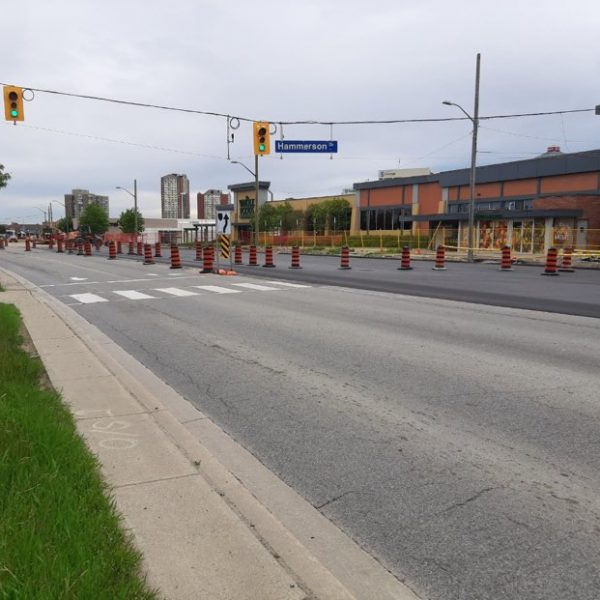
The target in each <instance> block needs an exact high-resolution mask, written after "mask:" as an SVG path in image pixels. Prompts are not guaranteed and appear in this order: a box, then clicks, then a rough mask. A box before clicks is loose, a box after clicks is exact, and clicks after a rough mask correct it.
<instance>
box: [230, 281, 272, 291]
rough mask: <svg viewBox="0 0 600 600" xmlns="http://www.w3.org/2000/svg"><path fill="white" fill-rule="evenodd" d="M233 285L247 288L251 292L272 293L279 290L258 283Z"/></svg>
mask: <svg viewBox="0 0 600 600" xmlns="http://www.w3.org/2000/svg"><path fill="white" fill-rule="evenodd" d="M232 285H236V286H237V287H243V288H247V289H249V290H259V291H261V292H270V291H276V290H277V288H274V287H269V286H266V285H258V284H257V283H233V284H232Z"/></svg>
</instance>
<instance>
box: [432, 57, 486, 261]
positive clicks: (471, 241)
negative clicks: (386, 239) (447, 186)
mask: <svg viewBox="0 0 600 600" xmlns="http://www.w3.org/2000/svg"><path fill="white" fill-rule="evenodd" d="M480 61H481V54H479V53H477V66H476V70H475V106H474V110H473V116H471V115H470V114H469V113H468V112H467V111H466V110H465V109H464V108H463V107H462V106H460V104H456V103H455V102H449V101H448V100H444V101H443V102H442V104H446V105H448V106H456V107H457V108H459V109H460V110H461V111H462V112H463V113H464V114H465V115H466V116H467V118H468V119H469V120H470V121H471V123H473V136H472V141H471V175H470V178H469V180H470V185H469V188H470V196H471V198H470V202H469V231H468V237H467V246H468V248H467V261H468V262H473V260H474V257H473V246H474V239H473V238H474V229H475V171H476V162H477V131H478V129H479V65H480Z"/></svg>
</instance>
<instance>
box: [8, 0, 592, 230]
mask: <svg viewBox="0 0 600 600" xmlns="http://www.w3.org/2000/svg"><path fill="white" fill-rule="evenodd" d="M6 16H7V13H6V11H5V13H4V17H5V19H4V22H3V32H2V38H3V39H2V47H3V49H4V60H3V61H2V65H3V68H2V71H1V73H0V82H2V83H4V84H7V83H8V84H14V85H19V86H22V87H26V88H27V87H28V88H37V89H45V90H56V91H61V92H69V93H74V94H83V95H91V96H102V97H108V98H115V99H119V100H127V101H132V102H141V103H149V104H156V105H164V106H172V107H178V108H186V109H194V110H199V111H211V112H217V113H223V114H229V115H232V116H238V117H244V118H249V119H256V120H268V121H272V122H279V121H299V120H318V121H347V120H384V119H419V118H443V117H460V116H461V115H462V113H461V112H460V111H459V110H458V109H457V108H456V107H452V106H444V105H442V100H446V99H447V100H450V101H453V102H456V103H458V104H461V105H462V106H463V107H464V108H465V109H466V110H467V112H472V110H473V95H474V80H475V59H476V54H477V53H478V52H480V53H481V88H480V89H481V99H480V115H481V116H486V115H495V114H514V113H521V112H538V111H539V112H541V111H559V110H573V109H591V108H593V107H594V106H595V105H596V104H600V45H598V43H597V37H598V31H600V4H599V3H598V2H597V0H595V1H594V0H589V1H588V0H571V2H566V1H564V0H546V1H545V2H543V3H542V2H525V1H517V0H504V1H502V2H499V1H496V0H479V1H470V0H454V1H452V2H449V1H447V0H444V1H440V0H420V1H418V2H415V1H411V2H408V1H407V0H390V1H388V0H371V2H364V1H362V0H361V1H358V0H296V1H294V2H292V1H289V0H279V1H275V0H254V1H253V2H241V1H239V0H228V1H227V2H226V1H224V0H170V1H169V2H164V1H160V2H159V1H156V0H144V1H141V0H120V1H116V0H102V1H100V0H53V1H52V2H48V1H47V0H24V1H23V2H20V3H13V6H12V8H11V11H10V19H9V20H7V19H6ZM25 117H26V120H25V122H24V123H23V124H18V125H17V126H13V124H12V123H9V122H6V121H2V123H1V124H2V127H1V128H0V163H1V164H3V165H4V166H5V169H6V171H8V172H9V173H10V174H11V175H12V180H11V181H10V183H9V186H8V187H6V188H4V189H2V190H0V223H6V222H10V221H11V220H18V221H26V222H40V221H41V220H42V219H43V211H44V210H45V209H46V208H47V206H48V203H49V202H50V201H57V202H64V194H65V193H68V192H69V190H71V189H72V188H87V189H89V190H91V191H93V192H95V193H97V194H105V195H109V196H110V213H111V216H118V215H119V214H120V212H121V211H122V210H124V209H126V208H128V207H129V206H130V205H131V198H130V197H129V196H128V195H127V194H126V193H125V192H122V191H119V190H116V189H115V187H116V186H123V187H126V188H129V189H130V190H131V189H132V188H133V180H134V179H137V181H138V192H139V206H140V208H141V210H142V212H143V213H144V215H145V216H160V177H161V176H162V175H165V174H167V173H174V172H176V173H185V174H187V176H188V177H189V179H190V186H191V192H192V207H193V209H192V217H195V216H196V213H195V194H196V192H198V191H205V190H206V189H209V188H221V189H224V190H226V189H227V186H228V185H230V184H233V183H240V182H243V181H248V180H249V179H251V176H250V175H249V174H248V173H247V172H246V171H245V170H244V169H243V168H242V167H241V166H239V165H236V164H231V163H230V162H228V160H227V157H228V154H227V152H228V148H227V143H226V142H227V121H226V119H225V118H222V117H214V116H205V115H200V114H190V113H184V112H173V111H166V110H159V109H154V108H138V107H132V106H126V105H119V104H114V103H106V102H99V101H93V100H84V99H80V98H73V97H68V96H58V95H54V94H49V93H44V92H36V94H35V98H34V99H33V100H32V101H31V102H28V103H26V105H25ZM471 129H472V127H471V123H470V121H468V120H465V121H450V122H442V123H418V124H394V125H354V126H350V125H336V126H333V128H330V127H329V126H317V125H287V126H284V128H283V130H284V135H285V137H286V139H288V140H293V139H301V140H306V139H319V140H326V139H334V140H338V146H339V152H338V154H337V155H334V157H333V159H330V157H329V155H308V154H306V155H289V154H287V155H283V158H282V157H281V155H276V154H273V155H271V156H268V157H264V158H262V159H261V160H260V176H261V179H263V180H268V181H270V182H271V189H272V191H273V193H274V196H275V198H276V199H282V198H288V197H296V198H298V197H303V196H316V195H326V194H332V193H339V192H341V191H342V190H343V189H344V188H348V187H351V186H352V184H353V183H355V182H358V181H365V180H367V179H376V178H377V172H378V170H380V169H394V168H409V167H430V168H431V169H432V170H433V171H439V170H444V169H450V168H462V167H467V166H468V165H469V160H470V151H471V150H470V148H471ZM251 131H252V128H251V125H250V124H249V123H247V122H242V123H241V125H240V127H239V129H237V130H236V131H235V141H234V143H233V144H231V145H230V147H229V152H230V158H231V159H232V160H238V161H241V162H243V163H245V164H246V165H247V166H248V167H250V168H253V166H254V156H253V150H252V137H251ZM278 137H279V133H278V134H277V135H276V136H275V138H278ZM549 145H559V146H560V147H561V149H562V150H563V151H566V152H579V151H583V150H590V149H594V148H600V117H599V116H595V115H594V113H593V111H592V112H584V113H576V114H571V115H552V116H544V117H527V118H519V119H503V120H494V121H483V122H482V123H481V127H480V137H479V150H480V153H479V155H478V164H490V163H496V162H506V161H510V160H516V159H520V158H528V157H533V156H535V155H537V154H540V153H542V152H543V151H544V150H545V148H546V147H547V146H549ZM53 210H54V216H55V218H57V217H60V216H62V215H63V214H64V209H63V207H62V206H61V205H60V204H54V209H53Z"/></svg>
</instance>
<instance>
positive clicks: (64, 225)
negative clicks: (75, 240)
mask: <svg viewBox="0 0 600 600" xmlns="http://www.w3.org/2000/svg"><path fill="white" fill-rule="evenodd" d="M56 227H57V229H59V230H60V231H64V232H65V233H69V231H73V219H71V217H63V218H62V219H59V220H58V221H57V222H56Z"/></svg>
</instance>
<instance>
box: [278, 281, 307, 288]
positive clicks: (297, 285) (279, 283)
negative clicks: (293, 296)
mask: <svg viewBox="0 0 600 600" xmlns="http://www.w3.org/2000/svg"><path fill="white" fill-rule="evenodd" d="M267 283H273V284H274V285H285V286H286V287H293V288H309V287H312V285H302V284H300V283H288V282H287V281H267Z"/></svg>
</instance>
